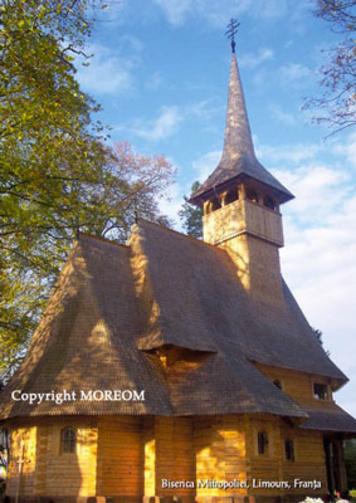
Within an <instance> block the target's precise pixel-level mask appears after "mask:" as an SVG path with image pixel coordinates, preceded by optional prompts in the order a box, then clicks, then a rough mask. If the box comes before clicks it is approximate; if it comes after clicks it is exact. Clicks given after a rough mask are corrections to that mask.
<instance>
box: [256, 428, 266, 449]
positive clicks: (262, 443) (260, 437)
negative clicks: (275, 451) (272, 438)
mask: <svg viewBox="0 0 356 503" xmlns="http://www.w3.org/2000/svg"><path fill="white" fill-rule="evenodd" d="M257 442H258V454H261V455H263V454H267V452H268V434H267V432H266V431H259V432H258V434H257Z"/></svg>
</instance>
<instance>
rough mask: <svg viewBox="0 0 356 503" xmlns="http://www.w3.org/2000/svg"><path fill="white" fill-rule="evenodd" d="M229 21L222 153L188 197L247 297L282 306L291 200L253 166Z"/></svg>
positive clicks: (208, 238)
mask: <svg viewBox="0 0 356 503" xmlns="http://www.w3.org/2000/svg"><path fill="white" fill-rule="evenodd" d="M237 27H238V23H237V22H236V21H234V20H231V23H230V25H229V29H228V34H229V36H230V37H231V47H232V55H231V67H230V81H229V97H228V105H227V114H226V127H225V139H224V149H223V153H222V157H221V160H220V162H219V164H218V166H217V167H216V169H215V170H214V171H213V173H212V174H211V175H210V176H209V177H208V179H207V180H206V181H205V182H204V183H203V184H202V186H201V187H200V189H199V190H198V191H196V192H195V193H194V194H193V195H192V196H191V197H190V200H189V201H190V202H191V203H192V204H196V205H198V206H200V207H203V210H204V216H203V231H204V241H206V242H208V243H211V244H212V245H214V246H219V247H221V248H224V249H226V250H227V251H228V253H229V254H230V256H231V258H232V259H233V261H234V262H235V264H236V266H237V274H238V276H239V278H240V281H241V283H242V285H243V286H244V288H245V290H246V291H247V292H248V294H249V295H251V296H253V297H254V298H256V299H258V300H261V301H264V302H273V303H275V302H279V301H281V300H282V282H281V272H280V262H279V248H280V247H282V246H283V244H284V243H283V229H282V216H281V213H280V205H281V204H282V203H284V202H286V201H289V200H290V199H292V198H293V197H294V196H293V195H292V194H291V193H290V192H289V191H288V190H287V189H286V188H285V187H283V185H282V184H281V183H280V182H279V181H278V180H277V179H276V178H275V177H274V176H272V175H271V173H269V172H268V171H267V170H266V169H265V168H264V167H263V166H262V165H261V164H260V162H259V161H258V159H257V157H256V154H255V151H254V146H253V142H252V135H251V130H250V125H249V121H248V116H247V110H246V105H245V99H244V95H243V90H242V85H241V80H240V74H239V68H238V64H237V60H236V56H235V40H234V35H235V33H236V29H237Z"/></svg>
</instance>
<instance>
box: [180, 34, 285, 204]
mask: <svg viewBox="0 0 356 503" xmlns="http://www.w3.org/2000/svg"><path fill="white" fill-rule="evenodd" d="M231 46H232V55H231V67H230V82H229V97H228V106H227V114H226V127H225V138H224V150H223V153H222V157H221V160H220V162H219V164H218V166H217V167H216V169H215V170H214V171H213V173H212V174H211V175H210V176H209V177H208V179H207V180H206V181H205V182H204V183H203V184H202V186H201V187H200V189H199V190H198V191H197V192H195V193H194V194H193V195H192V196H191V198H190V200H189V201H190V202H191V203H193V204H198V205H201V204H202V202H203V200H204V198H205V196H206V197H209V194H211V193H212V192H215V193H216V191H219V190H220V189H224V187H225V186H226V185H228V184H230V183H231V182H235V181H237V179H238V178H241V177H243V176H247V177H250V178H253V179H254V180H257V181H258V182H261V183H263V184H264V185H267V186H269V187H271V189H272V190H273V191H274V193H275V194H276V195H277V194H278V199H279V202H280V203H283V202H285V201H288V200H290V199H292V198H293V197H294V196H293V195H292V194H291V193H290V192H289V190H287V189H286V188H285V187H284V186H283V185H282V184H281V183H280V182H279V181H278V180H277V179H276V178H275V177H274V176H273V175H271V173H269V171H267V170H266V169H265V168H264V167H263V166H262V164H260V162H259V161H258V159H257V158H256V155H255V151H254V147H253V141H252V134H251V129H250V124H249V120H248V116H247V110H246V104H245V98H244V93H243V89H242V84H241V79H240V73H239V68H238V64H237V60H236V56H235V51H234V49H235V42H234V40H233V39H232V43H231Z"/></svg>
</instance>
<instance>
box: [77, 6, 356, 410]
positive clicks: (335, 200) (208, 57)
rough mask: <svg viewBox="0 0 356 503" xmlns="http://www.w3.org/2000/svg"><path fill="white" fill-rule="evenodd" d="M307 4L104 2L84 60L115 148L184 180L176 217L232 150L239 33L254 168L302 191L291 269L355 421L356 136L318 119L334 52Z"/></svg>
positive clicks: (291, 214) (85, 83) (177, 192)
mask: <svg viewBox="0 0 356 503" xmlns="http://www.w3.org/2000/svg"><path fill="white" fill-rule="evenodd" d="M312 6H313V1H312V0H310V1H307V0H299V1H298V2H295V0H109V5H108V8H107V9H106V10H105V11H104V12H103V13H101V14H100V19H99V22H98V23H97V24H96V26H95V29H94V31H93V35H92V37H91V39H90V42H89V46H88V48H87V52H88V53H92V54H94V57H93V58H91V60H90V65H89V66H88V67H84V66H81V65H80V64H79V63H78V74H77V78H78V80H79V82H80V84H81V86H82V89H83V90H84V91H86V92H87V93H89V94H90V95H92V96H93V97H94V98H95V99H96V100H97V101H98V102H99V103H101V104H102V107H103V111H102V112H101V117H100V118H101V119H102V120H103V122H104V123H107V124H109V125H110V126H111V127H112V131H111V137H112V141H128V142H129V143H131V144H132V146H133V147H134V148H135V150H136V151H137V152H139V153H141V154H155V153H160V154H165V155H166V157H167V158H168V159H169V160H170V161H171V162H172V163H173V164H174V166H176V167H177V170H178V172H177V179H176V182H175V183H174V184H173V185H172V186H171V188H170V190H169V191H168V192H167V194H166V195H165V196H167V197H168V198H169V199H167V198H166V199H163V200H162V201H161V208H162V211H163V212H165V213H166V214H168V215H169V216H171V217H173V219H174V220H175V228H176V230H181V223H180V221H179V218H178V216H177V211H178V210H179V208H180V207H181V204H182V202H183V196H184V194H187V195H188V194H189V193H190V187H191V185H192V183H193V182H194V181H195V180H199V181H200V182H203V181H204V180H205V178H206V177H207V176H208V175H209V174H210V173H211V172H212V171H213V169H214V168H215V167H216V165H217V163H218V161H219V158H220V155H221V152H222V146H223V135H224V125H225V112H226V104H227V90H228V78H229V65H230V57H231V56H230V55H231V51H230V46H229V43H228V41H227V40H226V37H225V35H224V33H225V29H226V25H227V24H228V22H229V20H230V18H231V17H234V18H238V20H239V22H240V23H241V25H240V28H239V33H238V35H237V39H236V42H237V47H236V54H237V59H238V63H239V66H240V72H241V78H242V83H243V88H244V93H245V98H246V104H247V110H248V114H249V120H250V125H251V129H252V133H253V140H254V144H255V149H256V153H257V157H258V159H259V161H260V162H261V163H262V164H263V165H264V166H265V167H266V168H267V169H268V170H270V171H271V173H272V174H273V175H275V176H276V177H277V178H278V180H279V181H280V182H281V183H282V184H283V185H285V186H286V187H287V188H288V189H289V190H290V191H291V192H292V193H293V194H294V195H295V199H294V200H293V201H291V202H288V203H286V204H285V205H283V206H282V208H281V209H282V214H283V225H284V234H285V243H286V245H285V247H284V248H283V249H282V250H281V265H282V272H283V275H284V277H285V279H286V280H287V283H288V284H289V286H290V288H291V290H292V292H293V294H294V295H295V297H296V299H297V301H298V303H299V305H300V306H301V308H302V310H303V312H304V314H305V315H306V317H307V319H308V321H309V323H310V324H311V326H313V327H315V328H318V329H319V330H321V331H322V333H323V341H324V347H325V349H327V350H328V351H330V355H331V358H332V359H333V361H334V362H335V363H336V364H337V365H338V366H340V367H341V369H342V370H343V371H344V372H345V373H346V375H347V376H348V377H349V378H350V380H351V382H350V383H348V384H347V385H346V386H344V387H343V388H342V390H340V391H339V392H338V393H337V394H336V400H337V402H338V403H339V404H340V405H342V406H343V407H344V408H345V409H346V410H347V411H349V412H350V413H352V414H353V415H355V416H356V357H355V355H356V334H355V328H356V316H355V312H356V301H355V299H356V195H355V194H356V191H355V182H356V131H355V130H354V131H353V130H351V129H348V130H345V131H343V132H340V133H338V134H334V135H331V136H330V135H329V133H330V131H328V130H327V129H324V128H323V127H321V126H318V125H313V124H312V123H311V116H312V113H311V112H310V111H305V110H303V109H302V108H303V102H304V101H303V100H304V98H305V97H310V96H318V95H320V93H321V88H320V86H319V85H318V81H319V80H320V73H319V71H318V69H319V68H320V67H321V65H322V64H324V63H325V62H326V61H327V50H328V48H330V47H331V46H332V45H334V44H335V43H337V42H338V40H339V35H337V34H335V33H333V32H332V31H331V30H330V29H329V26H327V25H326V23H325V22H323V21H321V20H319V19H317V18H315V16H313V14H312Z"/></svg>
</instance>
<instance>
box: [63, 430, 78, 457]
mask: <svg viewBox="0 0 356 503" xmlns="http://www.w3.org/2000/svg"><path fill="white" fill-rule="evenodd" d="M76 443H77V433H76V431H75V429H74V428H64V429H63V430H62V431H61V448H60V452H61V454H65V453H71V452H75V446H76Z"/></svg>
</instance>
